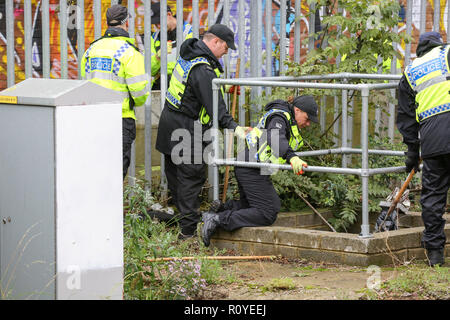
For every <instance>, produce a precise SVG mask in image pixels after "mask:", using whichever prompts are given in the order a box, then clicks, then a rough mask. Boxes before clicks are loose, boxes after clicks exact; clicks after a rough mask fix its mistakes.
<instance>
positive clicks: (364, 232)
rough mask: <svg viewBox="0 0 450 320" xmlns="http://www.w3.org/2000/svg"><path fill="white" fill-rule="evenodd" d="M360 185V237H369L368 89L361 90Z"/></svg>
mask: <svg viewBox="0 0 450 320" xmlns="http://www.w3.org/2000/svg"><path fill="white" fill-rule="evenodd" d="M361 96H362V110H361V149H362V157H361V183H362V224H361V235H360V236H361V237H364V238H368V237H371V234H370V225H369V89H368V88H367V87H366V88H364V89H362V90H361Z"/></svg>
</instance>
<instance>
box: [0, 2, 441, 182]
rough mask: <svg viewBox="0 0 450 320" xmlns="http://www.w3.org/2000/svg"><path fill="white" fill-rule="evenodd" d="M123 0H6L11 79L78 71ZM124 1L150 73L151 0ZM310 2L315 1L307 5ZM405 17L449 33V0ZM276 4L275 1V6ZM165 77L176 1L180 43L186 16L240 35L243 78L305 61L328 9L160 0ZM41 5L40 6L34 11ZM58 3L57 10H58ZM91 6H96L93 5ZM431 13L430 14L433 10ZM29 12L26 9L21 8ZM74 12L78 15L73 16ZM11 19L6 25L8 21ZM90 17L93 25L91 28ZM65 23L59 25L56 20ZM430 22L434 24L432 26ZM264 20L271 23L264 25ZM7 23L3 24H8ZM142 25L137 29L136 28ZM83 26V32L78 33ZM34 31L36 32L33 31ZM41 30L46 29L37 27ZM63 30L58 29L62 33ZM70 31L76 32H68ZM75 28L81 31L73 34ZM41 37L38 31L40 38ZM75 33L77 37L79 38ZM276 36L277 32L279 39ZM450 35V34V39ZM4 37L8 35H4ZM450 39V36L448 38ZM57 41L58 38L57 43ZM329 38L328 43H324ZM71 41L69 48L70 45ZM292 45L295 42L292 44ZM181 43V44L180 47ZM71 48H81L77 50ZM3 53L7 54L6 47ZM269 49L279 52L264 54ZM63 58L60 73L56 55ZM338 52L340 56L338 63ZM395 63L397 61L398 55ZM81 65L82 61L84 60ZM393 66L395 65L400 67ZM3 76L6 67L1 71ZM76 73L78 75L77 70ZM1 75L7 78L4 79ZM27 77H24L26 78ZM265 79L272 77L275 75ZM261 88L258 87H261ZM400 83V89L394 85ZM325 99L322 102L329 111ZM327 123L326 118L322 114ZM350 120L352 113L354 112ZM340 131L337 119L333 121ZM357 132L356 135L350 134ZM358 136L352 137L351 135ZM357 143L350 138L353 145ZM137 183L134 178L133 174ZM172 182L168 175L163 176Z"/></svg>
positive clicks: (422, 27) (413, 6) (197, 25)
mask: <svg viewBox="0 0 450 320" xmlns="http://www.w3.org/2000/svg"><path fill="white" fill-rule="evenodd" d="M118 2H119V0H111V1H110V0H91V1H85V0H69V1H67V0H59V1H58V0H23V1H17V0H5V1H3V2H2V3H0V40H1V41H0V46H6V59H3V60H2V61H0V67H1V68H0V70H4V71H6V72H5V77H4V79H6V81H5V82H6V86H7V87H10V86H13V85H14V84H15V83H16V82H17V80H18V79H16V74H18V71H20V70H21V68H23V69H24V77H25V78H29V77H44V78H50V77H53V78H54V77H58V76H59V77H61V78H68V77H73V74H76V73H73V70H72V69H76V68H77V67H75V68H74V67H73V60H74V61H75V64H76V63H77V61H80V59H81V55H82V54H83V52H84V50H85V49H86V48H85V47H86V46H87V45H88V43H86V42H87V41H90V40H94V39H97V38H99V37H100V36H101V35H102V31H104V27H105V23H104V14H105V9H106V8H107V7H108V6H110V5H112V4H116V3H118ZM120 2H121V3H122V4H123V5H126V6H128V8H129V10H130V12H132V13H134V14H133V17H132V18H131V19H130V30H131V34H132V36H136V37H140V39H141V43H143V45H142V49H144V51H145V53H144V54H145V61H146V70H147V72H148V73H149V74H150V67H151V55H150V54H151V53H150V36H151V16H150V4H151V1H147V0H140V1H139V0H138V1H136V0H127V1H125V0H123V1H120ZM153 2H154V1H153ZM308 3H309V5H308ZM401 3H402V4H403V7H402V10H403V11H402V12H400V13H399V14H400V16H401V18H402V20H403V23H402V25H401V28H399V30H398V32H403V31H404V30H406V33H407V34H413V30H416V31H417V30H418V31H419V32H416V33H414V34H413V36H414V37H415V38H416V39H417V36H418V33H422V32H424V31H430V27H431V28H432V30H436V31H440V32H441V33H442V34H444V33H446V30H448V28H449V26H450V13H449V12H450V11H449V8H450V0H448V1H447V2H446V3H442V1H438V0H433V1H432V2H431V1H426V0H420V1H417V0H405V1H402V2H401ZM268 4H270V5H268ZM160 5H161V13H162V14H161V40H162V41H161V52H162V55H161V57H162V59H161V70H162V72H161V79H163V80H164V79H167V71H166V70H167V69H166V66H167V60H166V58H165V57H166V55H167V46H166V42H167V41H166V40H167V23H166V18H167V16H166V14H165V12H166V8H167V6H168V5H170V6H171V8H172V10H174V7H175V6H176V18H177V42H178V43H179V42H181V35H182V32H181V30H182V29H181V28H182V25H183V21H184V20H185V19H186V18H187V20H188V22H189V23H191V25H192V27H193V33H194V36H195V37H198V36H199V35H200V34H201V33H202V31H204V30H205V29H207V27H208V26H209V25H211V24H213V23H216V22H220V23H224V24H226V25H228V26H230V27H231V29H232V30H233V31H234V32H235V34H236V38H235V42H236V44H237V46H238V50H237V51H236V52H230V54H229V55H228V57H225V58H224V60H223V63H224V66H225V70H226V73H225V78H230V77H232V76H233V75H234V71H235V68H236V62H237V58H238V57H240V58H241V59H240V74H241V77H242V78H258V79H259V78H261V77H263V76H272V75H276V76H278V75H279V73H280V71H281V73H282V72H283V70H284V68H285V61H286V60H287V59H292V60H293V61H295V62H300V61H301V58H304V57H305V55H306V54H307V52H308V50H311V49H312V48H313V47H314V37H313V36H312V34H313V33H314V31H316V26H317V27H320V18H321V16H323V15H324V14H325V13H324V12H325V11H324V9H325V8H324V7H322V8H319V7H317V10H316V13H315V14H309V13H310V12H314V10H315V8H316V5H317V2H315V1H306V0H303V1H293V0H292V1H279V0H272V1H269V0H207V1H206V0H202V1H201V0H192V1H187V0H185V1H183V0H176V1H175V0H161V1H160ZM33 7H34V12H33ZM56 7H58V12H59V13H57V11H56V9H55V8H56ZM87 8H89V10H87ZM430 8H431V12H432V15H428V16H427V15H426V13H427V10H428V12H430ZM333 10H334V11H333V12H341V11H342V8H339V7H336V6H335V7H334V8H333ZM21 12H22V13H23V16H22V15H21ZM74 15H75V16H74ZM18 20H20V21H23V35H24V40H23V41H24V44H23V47H24V54H22V51H21V50H18V49H17V50H16V47H19V46H20V47H21V46H22V44H20V43H19V39H21V37H19V36H18V35H17V34H16V32H22V31H21V30H22V28H21V26H22V24H21V23H20V26H19V24H18ZM445 20H446V21H445ZM38 21H39V23H40V29H41V30H40V32H39V30H38V28H36V24H37V22H38ZM3 22H4V27H3ZM88 22H89V23H90V22H92V24H89V26H90V27H88V28H86V25H88ZM58 23H59V28H57V29H56V30H55V28H54V26H55V25H58ZM427 23H428V27H427ZM263 26H264V27H263ZM3 28H4V29H3ZM139 28H140V29H142V30H143V32H142V30H141V32H135V30H137V29H139ZM74 31H76V34H75V33H73V32H74ZM32 33H33V38H32V36H31V34H32ZM37 33H39V34H37ZM55 33H57V34H55ZM69 34H70V37H69V36H68V35H69ZM74 34H75V36H74ZM34 37H35V38H34ZM54 37H59V39H60V40H59V42H58V43H56V45H55V42H54V41H55V40H54ZM74 37H75V39H76V41H75V43H74V42H73V39H74ZM273 38H276V40H275V42H276V43H274V42H273V41H272V39H273ZM35 39H37V40H36V41H41V46H38V48H39V49H40V50H39V52H37V53H36V51H35V43H34V41H35ZM447 39H448V38H447ZM2 41H3V42H2ZM447 42H448V40H447ZM51 43H53V45H52V46H51ZM276 45H279V46H280V47H281V48H283V50H280V55H279V57H274V55H273V53H274V48H275V46H276ZM322 45H326V44H322ZM393 45H394V46H396V48H397V49H398V51H399V52H400V53H401V54H402V55H403V56H404V62H405V64H408V63H409V61H410V60H411V58H414V55H413V54H412V53H411V44H410V43H408V44H403V45H402V44H396V43H393ZM68 48H69V49H70V52H68ZM289 48H292V49H291V50H289ZM178 49H179V46H177V50H178ZM54 50H59V57H56V56H55V54H54ZM72 51H76V52H77V54H76V55H75V57H73V56H72V53H71V52H72ZM36 55H38V56H39V58H40V61H41V63H40V65H39V67H38V68H37V67H36V66H35V63H34V62H35V61H34V59H36ZM2 56H4V54H2ZM263 56H265V57H272V58H271V59H265V61H264V60H263ZM55 60H59V69H58V70H57V71H58V72H55V71H54V68H55V70H56V67H54V65H53V62H54V61H55ZM3 61H7V64H6V66H5V68H3V67H2V63H3ZM338 62H339V59H338V60H337V63H338ZM392 65H395V57H394V61H393V63H392ZM78 68H79V66H78ZM392 72H395V70H393V71H392ZM0 76H1V73H0ZM75 77H76V76H75ZM0 80H1V79H0ZM19 80H20V79H19ZM266 80H269V79H268V78H267V79H266ZM161 83H162V87H161V100H160V109H161V110H162V108H163V107H164V97H165V93H166V90H167V85H166V81H161ZM258 90H259V91H258ZM260 90H261V89H260V87H257V89H256V90H252V97H253V98H254V97H257V96H259V94H260V93H261V91H260ZM392 90H394V89H392ZM266 93H268V94H270V86H267V91H266ZM334 100H335V103H334V112H335V114H336V113H337V109H338V102H337V99H336V97H335V98H334ZM243 104H244V99H239V115H238V117H239V121H240V122H241V125H242V124H243V123H242V122H243V121H244V120H245V114H244V108H242V106H243ZM151 105H152V102H151V98H150V99H149V100H148V101H147V104H146V105H145V111H146V112H145V143H144V145H145V179H146V180H148V181H151V177H152V176H151V174H152V170H151V168H152V161H151V141H152V130H151V123H152V113H151ZM323 108H324V106H322V108H321V110H322V112H321V113H322V114H323V113H324V112H323V110H324V109H323ZM350 108H351V106H350ZM388 110H389V112H390V114H393V113H394V112H393V111H394V110H395V106H394V105H390V106H389V107H388ZM375 117H378V118H379V117H380V113H379V112H378V113H376V115H375ZM390 120H391V121H390V122H389V129H388V132H389V136H391V137H392V136H393V134H394V123H393V121H392V118H390ZM321 121H322V124H323V123H324V122H323V121H324V118H321ZM348 123H349V125H350V126H351V125H352V122H351V118H349V119H348ZM333 130H334V132H335V133H337V131H338V126H337V124H336V125H335V126H334V128H333ZM350 138H351V137H350ZM350 140H351V139H350ZM350 147H351V145H350ZM135 154H136V151H135V146H133V149H132V156H133V161H132V163H131V166H130V171H129V176H130V177H133V176H135V174H136V171H135V166H136V164H135V161H134V159H135ZM161 172H164V161H161ZM129 182H130V183H131V184H133V183H134V180H133V179H130V180H129ZM162 183H163V185H165V181H164V179H163V180H162Z"/></svg>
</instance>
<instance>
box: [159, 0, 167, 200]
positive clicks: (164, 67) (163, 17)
mask: <svg viewBox="0 0 450 320" xmlns="http://www.w3.org/2000/svg"><path fill="white" fill-rule="evenodd" d="M160 6H161V7H160V21H161V30H160V40H161V69H160V74H161V76H160V79H161V101H160V111H161V112H162V110H163V109H164V103H165V101H166V92H167V0H161V1H160ZM160 168H161V187H162V190H163V192H162V193H163V198H166V195H167V178H166V176H165V174H164V172H165V163H164V154H161V165H160Z"/></svg>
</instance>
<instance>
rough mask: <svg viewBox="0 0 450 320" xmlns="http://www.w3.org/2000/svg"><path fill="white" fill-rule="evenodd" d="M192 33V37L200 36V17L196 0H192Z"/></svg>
mask: <svg viewBox="0 0 450 320" xmlns="http://www.w3.org/2000/svg"><path fill="white" fill-rule="evenodd" d="M192 33H193V35H194V38H197V39H198V38H199V36H200V17H199V5H198V0H192Z"/></svg>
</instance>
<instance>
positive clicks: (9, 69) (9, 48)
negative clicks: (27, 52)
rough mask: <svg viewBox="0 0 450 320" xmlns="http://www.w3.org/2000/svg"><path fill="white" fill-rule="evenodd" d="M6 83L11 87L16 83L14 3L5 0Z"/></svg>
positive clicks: (10, 0) (11, 0)
mask: <svg viewBox="0 0 450 320" xmlns="http://www.w3.org/2000/svg"><path fill="white" fill-rule="evenodd" d="M5 14H6V61H7V64H6V75H7V78H6V83H7V86H8V87H12V86H13V85H14V84H15V83H16V75H15V66H16V63H15V60H14V43H15V41H14V1H13V0H6V6H5Z"/></svg>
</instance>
